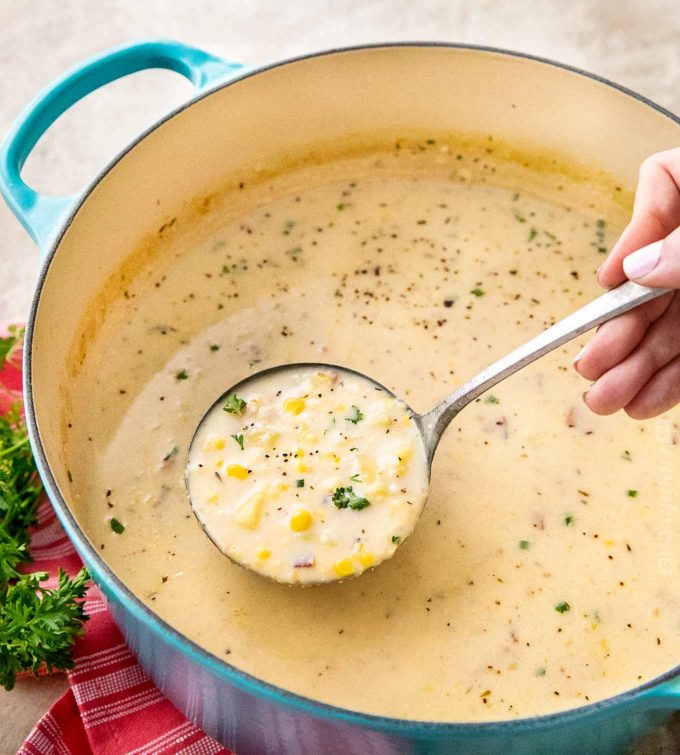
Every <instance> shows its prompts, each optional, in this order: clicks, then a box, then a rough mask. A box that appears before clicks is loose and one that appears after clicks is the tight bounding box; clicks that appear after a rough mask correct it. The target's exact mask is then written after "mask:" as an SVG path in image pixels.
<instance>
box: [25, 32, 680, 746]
mask: <svg viewBox="0 0 680 755" xmlns="http://www.w3.org/2000/svg"><path fill="white" fill-rule="evenodd" d="M409 47H423V48H444V49H452V50H463V51H470V52H482V53H489V54H493V55H499V56H505V57H508V58H511V59H520V60H529V61H532V62H535V63H540V64H543V65H547V66H552V67H553V68H557V69H558V70H562V71H568V72H570V73H575V74H578V75H580V76H583V77H585V78H587V79H591V80H593V81H595V82H598V83H600V84H604V85H605V86H608V87H610V88H611V89H614V90H616V91H618V92H620V93H622V94H625V95H627V96H629V97H631V98H633V99H635V100H637V101H638V102H641V103H643V104H644V105H646V106H648V107H650V108H652V109H653V110H656V111H657V112H658V113H660V114H661V115H664V116H665V117H667V118H669V119H670V120H672V121H674V122H675V123H677V124H678V125H680V117H678V116H676V115H675V114H674V113H672V112H670V111H669V110H667V109H666V108H664V107H662V106H661V105H658V104H657V103H655V102H653V101H652V100H650V99H648V98H646V97H644V96H642V95H640V94H638V93H637V92H635V91H633V90H631V89H628V88H627V87H624V86H622V85H620V84H616V83H614V82H612V81H610V80H608V79H606V78H604V77H602V76H599V75H597V74H593V73H589V72H588V71H584V70H582V69H580V68H577V67H575V66H570V65H567V64H565V63H559V62H557V61H554V60H550V59H548V58H543V57H540V56H537V55H530V54H527V53H521V52H516V51H513V50H505V49H502V48H497V47H489V46H485V45H472V44H470V45H468V44H460V43H448V42H418V41H415V42H388V43H376V44H366V45H355V46H349V47H338V48H331V49H328V50H323V51H320V52H314V53H308V54H304V55H299V56H295V57H292V58H286V59H284V60H281V61H277V62H274V63H268V64H266V65H262V66H258V67H251V68H247V69H245V70H243V71H242V72H241V73H238V74H236V75H234V76H231V77H229V78H228V79H227V80H226V81H224V82H223V83H217V84H216V85H215V86H212V87H210V88H209V89H207V90H205V91H203V92H201V93H199V94H198V95H197V96H195V97H192V98H191V99H190V100H188V101H187V102H185V103H183V104H182V105H180V106H179V107H177V108H175V109H173V110H171V111H170V112H169V113H168V114H167V115H165V116H164V117H163V118H161V119H160V120H158V121H156V122H155V123H154V124H152V125H151V126H150V127H148V128H147V129H145V130H144V131H142V132H141V133H140V134H139V136H138V137H137V138H135V139H134V140H133V141H132V142H131V143H130V144H128V145H127V146H126V147H125V148H124V149H123V150H121V151H120V152H119V153H118V154H117V155H116V156H115V157H114V158H112V159H111V160H110V161H109V162H108V164H107V165H106V166H105V167H104V168H103V169H102V170H101V171H100V172H99V174H98V175H97V176H96V177H95V178H94V179H93V180H92V181H91V182H90V184H89V185H88V186H87V188H86V189H85V190H84V191H83V192H82V194H81V196H80V197H79V198H78V199H77V201H75V203H74V205H73V207H72V208H71V209H70V211H69V213H68V214H67V216H66V217H65V218H64V219H63V221H62V222H61V223H60V226H59V228H58V229H57V231H56V233H55V234H54V235H53V237H52V241H51V243H50V245H49V249H48V250H47V252H46V254H45V257H44V259H43V262H42V265H41V268H40V272H39V276H38V282H37V285H36V289H35V293H34V296H33V300H32V302H31V307H30V311H29V317H28V320H27V324H26V333H25V348H24V364H23V370H24V376H25V379H24V406H25V413H26V421H27V427H28V432H29V436H30V441H31V446H32V448H33V452H34V455H35V458H36V464H37V467H38V471H39V473H40V476H41V478H42V481H43V483H44V486H45V490H46V492H47V494H48V496H49V498H50V500H51V502H52V505H53V506H54V508H55V511H56V514H57V516H58V518H59V521H60V522H61V524H62V526H63V527H64V529H65V530H66V532H67V534H68V536H69V538H70V539H71V541H72V542H73V544H74V546H75V548H76V550H77V551H78V553H79V554H80V556H81V557H82V559H83V561H84V562H85V563H86V565H87V566H88V567H90V570H91V572H92V573H93V575H94V577H95V581H96V582H99V583H100V584H101V585H102V586H103V590H104V592H105V594H106V593H109V594H111V595H114V596H115V598H116V600H117V601H118V602H119V603H120V604H121V605H124V606H125V608H126V609H127V610H128V611H130V612H131V613H132V614H133V615H134V616H135V618H136V619H137V620H139V621H140V622H142V623H143V624H145V625H146V626H147V628H149V629H150V630H151V631H153V632H154V633H157V634H159V635H161V636H163V637H164V639H165V640H166V641H168V642H169V643H170V644H171V645H172V646H174V648H175V649H176V650H178V651H179V652H181V653H182V654H183V655H185V656H187V657H188V658H189V659H190V660H192V661H193V662H195V663H197V664H199V665H200V666H203V667H204V668H205V669H206V670H208V671H209V672H210V673H211V674H213V675H214V676H216V677H218V678H220V679H223V680H226V681H228V682H229V683H231V684H234V685H235V686H237V687H238V688H240V689H242V690H245V691H247V692H249V693H251V694H253V695H255V696H256V697H260V698H262V699H265V700H268V701H273V702H275V703H276V704H278V705H286V706H291V707H294V708H297V709H299V710H302V711H304V712H306V713H309V714H311V715H314V716H316V717H320V718H325V719H331V720H335V721H337V722H344V723H349V724H353V725H358V726H362V727H368V728H371V729H376V730H379V731H383V732H387V733H392V734H395V735H399V734H405V733H412V732H413V730H417V734H418V735H419V736H425V737H429V738H431V739H440V738H447V737H451V736H470V737H473V736H475V737H477V736H494V735H497V734H501V733H511V732H512V733H516V734H521V733H522V732H529V731H532V730H535V729H539V728H549V727H550V726H552V725H560V726H564V725H570V724H574V723H577V722H578V721H580V720H582V719H584V718H588V717H590V716H592V715H595V714H597V713H599V712H604V711H607V710H610V709H611V708H615V707H619V706H632V705H635V704H636V703H637V704H643V702H644V701H646V702H647V704H648V705H651V707H658V708H661V707H668V706H664V705H663V704H660V703H658V704H656V705H655V704H654V698H653V697H652V695H649V694H648V695H645V693H650V692H653V691H654V690H655V689H656V688H658V687H659V686H660V685H662V684H664V683H665V682H670V681H672V680H673V679H677V678H680V665H678V666H676V667H674V668H672V669H670V670H669V671H667V672H665V673H664V674H661V675H660V676H657V677H655V678H653V679H651V680H649V681H647V682H645V683H644V684H641V685H639V686H637V687H633V688H632V689H629V690H626V691H624V692H622V693H620V694H618V695H614V696H613V697H609V698H605V699H604V700H600V701H598V702H594V703H590V704H588V705H583V706H579V707H577V708H571V709H568V710H565V711H559V712H557V713H550V714H546V715H540V716H530V717H525V718H518V719H510V720H501V721H488V722H480V723H463V722H446V721H442V722H440V721H419V720H412V719H404V718H390V717H386V716H376V715H372V714H367V713H360V712H358V711H352V710H350V709H346V708H340V707H337V706H333V705H329V704H327V703H323V702H319V701H316V700H314V699H312V698H309V697H305V696H303V695H299V694H297V693H294V692H291V691H288V690H286V689H283V688H281V687H277V686H276V685H273V684H270V683H268V682H265V681H263V680H261V679H258V678H257V677H255V676H252V675H251V674H248V673H246V672H245V671H242V670H240V669H238V668H236V667H235V666H232V665H231V664H229V663H227V662H226V661H224V660H222V659H221V658H218V657H217V656H215V655H213V654H212V653H209V652H208V651H207V650H204V649H203V648H201V647H200V646H199V645H197V644H196V643H195V642H193V641H192V640H189V639H188V638H187V637H185V636H184V635H183V634H181V633H180V632H178V631H177V630H176V629H174V628H173V627H172V626H171V625H170V624H168V623H167V622H166V621H164V620H163V619H162V618H161V617H160V616H158V615H157V614H155V613H154V612H153V611H152V610H151V609H150V608H149V607H148V606H146V605H145V604H144V603H143V602H142V601H141V600H140V599H139V598H137V596H135V595H134V593H133V592H132V591H131V590H130V589H129V588H128V587H126V585H125V584H124V583H123V582H122V581H121V580H120V579H119V578H118V577H117V576H116V575H115V573H114V572H113V570H112V569H111V568H110V567H109V566H108V565H107V564H106V563H105V561H104V560H103V559H102V558H101V556H100V555H99V553H98V552H97V550H96V548H95V547H94V546H93V545H92V544H91V543H90V542H89V540H88V538H87V536H86V535H85V533H84V532H83V530H81V528H80V526H79V525H78V523H77V522H76V520H75V517H74V516H73V514H72V513H71V511H70V509H69V507H68V504H67V503H66V500H65V499H64V497H63V496H62V495H61V493H60V491H59V487H58V485H57V482H56V480H55V478H54V476H53V475H52V472H51V469H50V466H49V462H48V460H47V457H46V455H45V450H44V448H43V445H42V442H41V440H40V433H39V429H38V425H37V420H36V416H35V405H34V401H33V380H32V378H33V371H32V351H33V332H34V329H35V319H36V316H37V311H38V306H39V303H40V297H41V293H42V289H43V286H44V285H45V281H46V277H47V273H48V270H49V267H50V264H51V262H52V260H53V258H54V256H55V253H56V251H57V250H58V248H59V245H60V243H61V240H62V238H63V236H64V234H65V233H66V231H67V230H68V228H69V227H70V225H71V223H72V222H73V221H74V219H75V218H76V216H77V214H78V212H79V211H80V208H81V207H82V206H83V205H84V204H85V202H86V201H87V199H88V198H89V197H90V195H91V193H92V192H93V191H94V189H95V188H96V187H97V186H98V185H99V184H100V183H101V181H102V180H104V179H105V178H106V176H107V175H108V174H109V172H110V171H111V170H112V169H113V168H114V167H115V166H116V165H117V164H118V163H119V162H120V160H122V159H123V158H124V157H125V156H126V155H127V154H128V153H129V152H130V151H132V150H133V149H134V148H135V147H136V146H137V145H138V144H139V143H140V142H142V141H143V140H144V139H145V138H146V137H147V136H149V135H150V134H151V133H153V132H154V131H156V130H157V129H158V128H160V127H161V126H163V125H164V124H165V123H166V122H168V121H170V120H171V119H172V118H174V117H175V116H176V115H178V114H180V113H182V112H183V111H184V110H186V109H188V108H190V107H192V106H193V105H195V104H196V103H198V102H200V101H201V100H203V99H204V98H206V97H210V96H211V95H213V94H215V93H216V92H218V91H221V90H223V89H226V88H228V87H230V86H231V85H233V84H235V83H237V82H240V81H243V80H245V79H248V78H251V77H252V76H256V75H258V74H261V73H265V72H266V71H270V70H273V69H275V68H280V67H283V66H286V65H289V64H292V63H297V62H300V61H304V60H310V59H314V58H322V57H328V56H331V55H337V54H343V53H351V52H362V51H366V50H377V49H390V48H409ZM661 699H662V696H661V695H659V696H658V697H657V700H661ZM679 705H680V704H679Z"/></svg>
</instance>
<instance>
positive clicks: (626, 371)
mask: <svg viewBox="0 0 680 755" xmlns="http://www.w3.org/2000/svg"><path fill="white" fill-rule="evenodd" d="M678 318H680V294H675V295H674V296H673V299H672V300H671V302H670V304H668V306H667V308H666V310H665V312H664V313H663V314H662V315H661V316H660V317H659V318H658V319H657V320H656V322H655V323H654V324H653V325H652V326H651V327H650V328H649V330H648V331H647V333H646V335H645V336H644V337H643V339H642V340H641V342H640V343H639V345H638V346H637V347H636V348H635V349H634V350H633V351H632V353H630V355H629V356H627V357H626V358H624V359H623V361H620V362H618V363H617V364H615V365H614V366H613V367H611V368H610V369H608V370H607V371H605V372H604V373H603V374H602V375H601V377H599V379H597V380H596V382H595V383H594V385H592V386H591V387H590V389H589V390H588V391H586V393H585V394H584V401H585V402H586V404H587V405H588V407H589V408H590V409H592V411H594V412H595V413H596V414H613V413H614V412H616V411H618V410H619V409H622V408H624V407H627V406H628V405H629V404H631V402H633V400H634V399H635V397H636V396H637V395H638V393H640V392H641V391H642V389H643V387H644V386H645V385H646V384H647V383H649V382H650V381H651V380H652V378H653V377H654V375H655V373H657V372H659V371H661V370H662V368H664V367H665V366H666V365H668V364H669V363H670V362H672V361H673V360H674V359H675V358H676V357H677V356H678V354H680V328H679V327H678ZM584 358H585V357H584ZM665 385H666V384H665V383H663V384H662V386H661V387H663V386H665ZM658 390H660V388H659V389H657V391H658ZM653 398H654V400H657V401H658V400H660V397H659V395H658V394H656V393H655V394H654V397H653Z"/></svg>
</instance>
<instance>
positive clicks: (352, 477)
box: [349, 472, 361, 482]
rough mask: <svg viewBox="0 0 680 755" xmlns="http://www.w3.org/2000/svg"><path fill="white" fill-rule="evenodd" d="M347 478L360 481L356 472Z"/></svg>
mask: <svg viewBox="0 0 680 755" xmlns="http://www.w3.org/2000/svg"><path fill="white" fill-rule="evenodd" d="M349 479H350V480H351V481H352V482H361V480H360V479H359V473H358V472H357V473H356V474H353V475H352V476H351V477H350V478H349Z"/></svg>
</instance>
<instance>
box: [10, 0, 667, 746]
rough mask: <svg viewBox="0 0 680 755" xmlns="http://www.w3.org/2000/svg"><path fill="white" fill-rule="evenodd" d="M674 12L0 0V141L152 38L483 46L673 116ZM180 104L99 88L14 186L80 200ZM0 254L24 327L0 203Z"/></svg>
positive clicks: (410, 2)
mask: <svg viewBox="0 0 680 755" xmlns="http://www.w3.org/2000/svg"><path fill="white" fill-rule="evenodd" d="M679 10H680V8H679V7H678V2H677V0H647V1H646V2H643V1H642V0H640V1H639V2H633V1H632V0H629V1H626V2H621V1H619V2H612V0H590V1H586V0H576V2H571V3H570V2H565V0H532V1H529V0H515V1H514V2H508V1H507V0H505V1H504V0H495V1H494V0H430V1H428V0H420V1H417V0H356V1H355V0H344V1H342V0H334V1H331V0H326V1H325V2H324V1H322V0H288V2H282V1H280V0H279V1H276V2H275V1H274V0H236V1H234V0H231V1H229V0H193V1H192V2H187V1H186V0H184V1H183V2H180V1H179V0H165V1H164V0H145V1H144V2H139V0H118V1H116V0H95V1H93V0H34V2H19V1H18V0H0V93H1V95H0V135H4V133H6V131H7V129H8V128H9V126H10V124H11V123H12V121H13V119H14V118H15V116H16V115H17V113H18V112H19V111H20V109H21V108H22V107H23V106H24V105H25V104H26V102H28V100H29V99H30V98H31V97H33V95H34V94H35V93H36V92H38V91H39V90H40V89H41V88H42V87H44V86H45V85H46V84H47V83H48V82H49V81H50V80H52V79H53V78H54V77H56V76H58V75H59V74H61V73H62V72H63V71H65V70H66V69H67V68H68V67H70V66H71V65H73V64H74V63H76V62H78V61H80V60H82V59H84V58H86V57H88V56H90V55H93V54H95V53H97V52H99V51H100V50H103V49H106V48H107V47H110V46H113V45H119V44H123V43H126V42H130V41H133V40H137V39H144V38H154V37H165V38H174V39H178V40H182V41H185V42H188V43H191V44H194V45H197V46H199V47H203V48H205V49H206V50H209V51H211V52H213V53H216V54H218V55H221V56H223V57H225V58H229V59H231V60H237V61H240V62H243V63H249V64H255V63H260V62H266V61H271V60H275V59H278V58H284V57H288V56H291V55H296V54H300V53H304V52H309V51H313V50H322V49H324V48H329V47H338V46H342V45H351V44H360V43H367V42H379V41H402V40H439V41H454V42H465V43H473V44H482V45H491V46H497V47H503V48H507V49H513V50H519V51H523V52H528V53H532V54H535V55H541V56H545V57H548V58H552V59H554V60H558V61H561V62H564V63H569V64H571V65H575V66H578V67H580V68H584V69H586V70H588V71H592V72H594V73H598V74H600V75H602V76H605V77H607V78H610V79H612V80H614V81H616V82H618V83H620V84H624V85H625V86H628V87H630V88H631V89H634V90H636V91H638V92H640V93H641V94H644V95H646V96H647V97H649V98H651V99H653V100H655V101H656V102H658V103H659V104H661V105H663V106H665V107H666V108H668V109H670V110H672V111H674V112H680V12H678V11H679ZM188 94H189V86H188V84H187V83H186V82H184V81H183V80H182V79H180V78H179V77H177V76H173V75H169V74H167V73H165V72H149V73H142V74H137V75H135V76H132V77H130V78H129V79H128V80H124V81H121V82H117V83H115V84H113V85H110V86H109V87H107V88H106V91H103V92H102V91H100V92H97V93H95V94H94V95H91V96H90V97H88V98H87V100H85V101H84V102H82V103H80V104H79V105H76V106H75V107H74V108H73V110H72V111H70V112H69V113H68V114H66V115H65V116H64V117H63V118H62V119H60V122H59V123H58V124H57V125H56V126H55V127H54V128H52V129H51V130H50V131H49V132H48V134H47V135H46V137H45V138H44V139H43V140H41V142H40V143H39V144H38V146H37V148H36V150H35V152H34V153H33V155H32V156H31V157H30V159H29V161H28V163H27V165H26V169H25V172H24V175H25V177H26V178H27V179H28V180H29V181H30V182H31V183H32V184H33V185H34V186H35V187H36V188H39V189H42V190H44V191H50V192H53V193H72V192H75V191H77V190H78V188H79V187H81V186H82V185H84V184H85V183H86V182H87V181H88V179H89V178H91V177H92V176H93V175H94V174H95V172H96V171H97V170H98V169H99V168H100V167H101V166H102V165H104V164H105V163H106V162H107V160H108V159H109V158H110V157H112V156H113V155H114V154H115V153H116V152H117V151H118V150H119V149H120V148H121V147H123V146H124V145H125V144H126V143H127V142H128V141H129V140H130V139H131V138H132V137H133V136H134V135H135V134H136V133H138V132H139V131H140V130H141V129H142V128H144V127H145V126H147V125H149V124H150V123H152V122H153V121H154V120H156V119H157V118H158V117H160V116H161V115H162V114H163V113H164V112H165V111H166V110H167V109H169V108H170V107H172V106H174V105H177V104H179V103H180V102H181V101H182V100H183V99H184V98H185V97H186V96H188ZM0 255H1V256H0V281H2V285H1V286H0V320H3V319H7V318H10V317H19V318H23V317H24V315H25V313H26V311H27V307H28V304H29V301H30V297H31V293H32V288H33V282H34V280H35V276H36V272H37V266H38V255H37V252H36V250H35V248H34V246H33V244H32V242H31V241H30V239H29V238H28V236H27V235H26V234H25V233H24V231H23V229H22V228H21V227H20V226H19V224H18V222H17V221H16V220H15V219H14V218H13V216H12V215H11V213H10V212H9V210H8V209H7V208H6V207H5V206H4V204H2V203H1V202H0ZM65 686H66V684H65V680H64V679H63V677H62V678H60V677H57V678H55V679H43V680H32V679H29V680H24V681H21V682H20V683H18V684H17V687H16V688H15V690H14V691H12V692H11V693H5V692H4V691H0V722H1V723H0V755H6V754H7V755H9V754H10V753H12V752H15V751H16V749H17V748H18V746H19V745H20V743H21V741H22V740H23V738H24V737H25V735H26V734H27V733H28V731H29V730H30V729H31V727H32V726H33V724H34V723H35V721H36V720H37V719H38V718H39V717H40V716H41V715H42V713H43V712H44V711H45V710H46V709H47V707H48V706H49V705H50V704H51V702H52V701H53V700H54V699H56V697H57V696H58V695H59V694H60V693H61V691H63V690H64V689H65ZM675 728H676V729H680V725H679V726H676V727H675ZM645 752H649V753H668V755H674V754H676V753H680V733H677V732H674V731H664V732H661V733H659V734H658V736H657V737H656V738H655V739H654V741H653V743H649V745H648V747H647V748H645Z"/></svg>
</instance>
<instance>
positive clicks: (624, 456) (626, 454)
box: [621, 451, 633, 461]
mask: <svg viewBox="0 0 680 755" xmlns="http://www.w3.org/2000/svg"><path fill="white" fill-rule="evenodd" d="M621 458H622V459H623V460H624V461H633V457H632V456H631V455H630V451H624V452H623V453H622V454H621Z"/></svg>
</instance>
